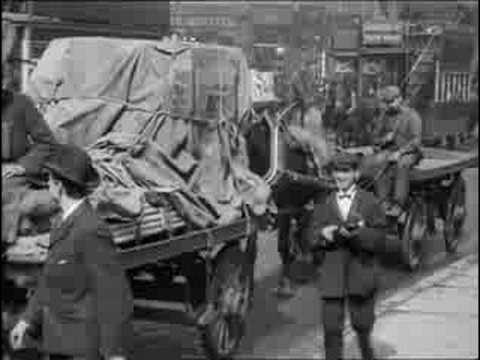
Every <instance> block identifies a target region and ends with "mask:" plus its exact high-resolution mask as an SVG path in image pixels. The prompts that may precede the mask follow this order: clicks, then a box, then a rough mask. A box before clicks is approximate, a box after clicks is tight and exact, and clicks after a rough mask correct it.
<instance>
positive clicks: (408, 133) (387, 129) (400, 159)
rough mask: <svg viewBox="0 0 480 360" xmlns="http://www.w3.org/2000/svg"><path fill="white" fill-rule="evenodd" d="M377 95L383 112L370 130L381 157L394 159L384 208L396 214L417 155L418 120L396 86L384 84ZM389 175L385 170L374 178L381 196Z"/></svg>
mask: <svg viewBox="0 0 480 360" xmlns="http://www.w3.org/2000/svg"><path fill="white" fill-rule="evenodd" d="M379 95H380V105H381V107H382V110H383V111H382V113H383V115H382V116H380V117H379V121H378V123H377V126H376V129H375V130H374V139H376V142H377V144H379V145H380V146H381V148H382V149H383V150H384V151H385V155H386V156H385V157H384V159H385V158H386V159H387V161H390V162H393V163H395V166H394V169H393V170H394V175H395V176H394V178H395V192H394V196H393V202H390V201H387V205H388V206H387V208H388V213H389V214H391V215H392V216H400V215H401V214H402V212H403V210H404V207H405V203H406V200H407V197H408V193H409V177H410V176H409V175H410V169H411V168H412V167H413V166H414V165H416V164H417V163H418V162H419V161H420V158H421V152H420V144H421V137H422V120H421V118H420V116H419V115H418V113H417V112H416V111H415V110H414V109H412V108H411V107H409V106H407V105H406V104H405V103H404V102H403V100H402V96H401V94H400V89H399V88H398V87H397V86H387V87H385V88H384V89H382V90H381V92H380V94H379ZM383 161H385V160H383ZM390 178H391V176H390V175H389V174H388V173H387V174H385V175H384V176H382V177H381V178H380V179H379V181H378V182H377V185H376V186H377V189H376V190H377V195H378V196H379V198H380V199H382V200H387V199H389V198H390V196H389V195H390V192H391V188H392V184H391V180H390Z"/></svg>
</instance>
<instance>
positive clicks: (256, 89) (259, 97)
mask: <svg viewBox="0 0 480 360" xmlns="http://www.w3.org/2000/svg"><path fill="white" fill-rule="evenodd" d="M250 75H251V79H252V100H253V102H261V101H269V100H272V99H274V98H275V82H274V81H275V79H274V73H273V72H272V71H257V70H254V69H252V70H250Z"/></svg>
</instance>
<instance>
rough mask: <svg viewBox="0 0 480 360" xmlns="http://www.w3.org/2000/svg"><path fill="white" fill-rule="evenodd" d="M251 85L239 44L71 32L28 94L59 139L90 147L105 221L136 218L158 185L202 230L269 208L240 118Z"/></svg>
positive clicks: (53, 48)
mask: <svg viewBox="0 0 480 360" xmlns="http://www.w3.org/2000/svg"><path fill="white" fill-rule="evenodd" d="M249 89H250V78H249V71H248V67H247V63H246V60H245V58H244V56H243V54H242V52H241V50H240V49H235V48H227V47H219V46H214V45H192V44H185V43H172V42H153V41H143V40H122V39H107V38H65V39H58V40H55V41H53V42H52V43H51V44H50V45H49V47H48V48H47V49H46V51H45V52H44V54H43V56H42V58H41V59H40V61H39V62H38V65H37V67H36V68H35V69H34V71H33V72H32V74H31V77H30V83H29V89H28V94H29V95H30V96H31V97H32V98H33V100H34V101H35V103H36V104H37V105H38V106H39V108H40V109H41V110H42V112H43V114H44V116H45V119H46V121H47V122H48V124H49V125H50V127H51V128H52V130H53V132H54V134H55V136H56V137H57V139H58V140H59V141H60V142H64V143H73V144H76V145H79V146H82V147H85V148H87V149H88V151H89V153H90V155H91V156H92V159H93V160H94V164H95V166H96V167H97V169H98V170H99V172H100V175H101V177H102V185H101V186H100V187H99V189H98V190H97V192H96V193H95V194H94V195H93V196H92V198H93V200H94V201H95V202H96V204H97V205H99V207H100V208H101V209H103V210H104V212H105V215H106V216H107V217H110V218H112V219H115V220H117V221H118V220H120V221H129V219H130V220H132V219H136V221H138V218H139V217H140V216H141V214H142V213H143V212H144V211H143V210H145V208H148V209H151V207H152V206H151V205H152V204H151V202H150V203H149V202H148V201H147V200H148V195H149V194H151V192H152V191H153V192H157V193H164V194H168V200H169V201H171V203H172V204H173V205H174V209H175V211H177V213H178V214H180V215H181V217H182V218H183V220H184V221H187V222H190V223H193V224H194V225H196V226H199V227H204V226H209V225H212V224H219V223H223V222H228V221H231V220H233V219H234V218H236V217H239V216H241V213H242V212H241V209H242V207H243V206H244V205H245V204H250V205H252V206H254V207H255V208H256V209H257V210H258V209H260V212H261V211H262V210H263V209H264V207H265V206H264V205H265V202H266V200H267V196H268V193H269V189H268V186H267V185H266V184H265V183H264V182H263V181H262V180H261V179H260V178H259V177H258V176H256V175H255V174H253V173H251V172H250V171H249V170H248V159H247V158H246V155H245V154H246V151H245V146H244V140H243V137H242V136H241V135H240V134H239V133H238V124H237V123H236V122H237V119H239V118H241V115H242V114H243V113H245V112H246V111H247V110H248V109H249V107H250V105H251V99H250V91H249ZM147 203H148V204H147ZM142 209H143V210H142ZM158 211H160V209H159V210H158Z"/></svg>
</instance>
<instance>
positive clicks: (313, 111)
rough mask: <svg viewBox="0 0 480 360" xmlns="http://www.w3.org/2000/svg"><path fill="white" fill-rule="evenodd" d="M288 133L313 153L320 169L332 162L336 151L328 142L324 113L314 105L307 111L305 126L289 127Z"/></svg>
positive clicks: (304, 120) (305, 113)
mask: <svg viewBox="0 0 480 360" xmlns="http://www.w3.org/2000/svg"><path fill="white" fill-rule="evenodd" d="M288 132H289V133H290V135H292V136H293V138H294V139H295V140H296V141H297V142H299V143H300V144H301V145H304V146H305V147H306V148H307V149H308V150H310V151H311V152H312V155H313V156H314V159H315V162H316V165H317V166H318V168H319V169H322V168H323V167H324V166H325V165H326V164H327V163H328V162H329V161H330V159H331V156H332V154H333V151H334V149H333V148H332V146H331V145H330V144H329V142H328V141H327V132H326V129H325V127H324V125H323V117H322V113H321V112H320V110H319V109H318V108H317V107H316V106H313V105H312V106H310V107H308V108H307V109H306V110H305V112H304V118H303V126H298V125H289V126H288Z"/></svg>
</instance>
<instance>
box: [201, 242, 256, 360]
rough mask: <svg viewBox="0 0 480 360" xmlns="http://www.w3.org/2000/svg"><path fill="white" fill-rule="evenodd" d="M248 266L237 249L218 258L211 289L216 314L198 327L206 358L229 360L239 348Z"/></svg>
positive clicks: (249, 279) (248, 302) (249, 294)
mask: <svg viewBox="0 0 480 360" xmlns="http://www.w3.org/2000/svg"><path fill="white" fill-rule="evenodd" d="M249 266H251V264H249V262H248V261H247V256H246V255H245V253H243V252H242V251H241V250H240V249H239V248H237V247H234V246H233V247H230V248H227V249H226V250H225V251H224V252H223V253H222V254H221V255H220V256H219V259H218V262H217V265H216V267H215V270H214V274H213V278H212V282H211V289H210V290H211V294H212V297H213V299H212V301H211V303H210V306H213V307H214V308H213V311H214V313H215V315H214V316H213V317H212V318H211V321H210V322H209V323H208V324H206V325H205V326H203V327H201V328H200V336H201V342H202V347H203V351H204V352H205V354H206V355H207V357H208V358H209V359H215V360H217V359H230V358H231V357H232V356H233V354H234V353H235V352H236V350H237V349H238V346H239V345H240V341H241V339H242V338H243V335H244V332H245V321H246V316H247V314H248V310H249V308H250V305H251V297H252V289H253V286H252V284H253V280H254V279H253V272H252V271H249Z"/></svg>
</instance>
